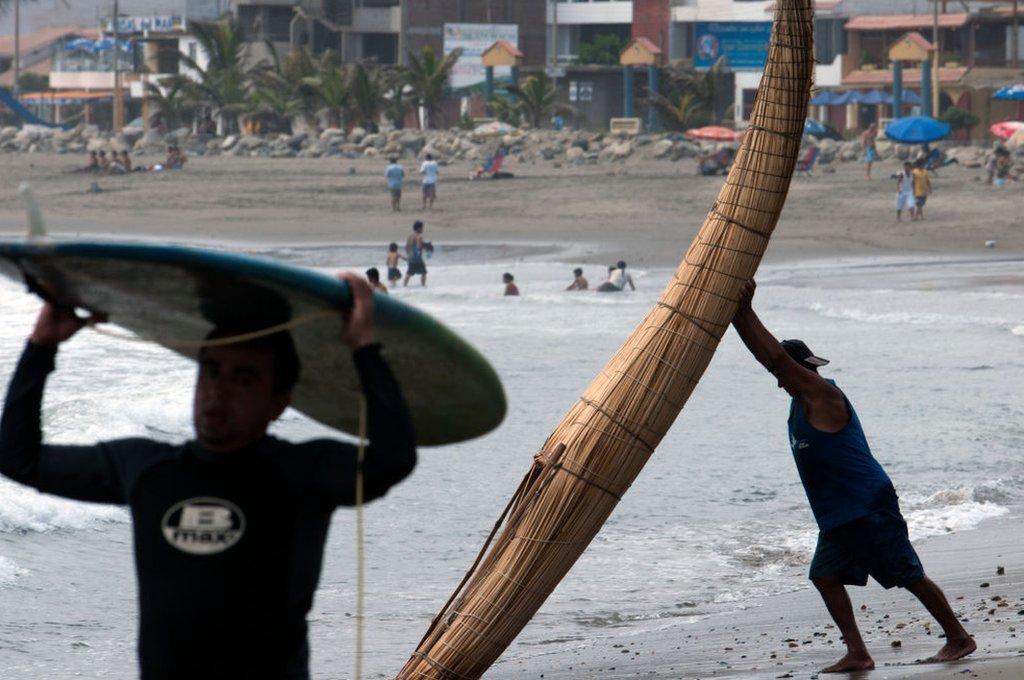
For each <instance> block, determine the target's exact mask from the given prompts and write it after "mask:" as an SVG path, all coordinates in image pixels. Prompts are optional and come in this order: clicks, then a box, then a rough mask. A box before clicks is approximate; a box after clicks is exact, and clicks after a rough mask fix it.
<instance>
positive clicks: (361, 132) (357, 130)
mask: <svg viewBox="0 0 1024 680" xmlns="http://www.w3.org/2000/svg"><path fill="white" fill-rule="evenodd" d="M365 136H366V128H361V127H354V128H352V130H350V131H349V133H348V141H350V142H352V143H353V144H358V143H360V142H361V141H363V137H365Z"/></svg>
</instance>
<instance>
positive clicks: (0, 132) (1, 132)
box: [0, 125, 18, 144]
mask: <svg viewBox="0 0 1024 680" xmlns="http://www.w3.org/2000/svg"><path fill="white" fill-rule="evenodd" d="M17 134H18V128H16V127H14V126H13V125H8V126H7V127H5V128H2V129H0V144H3V143H4V142H9V141H11V140H12V139H14V137H15V136H16V135H17Z"/></svg>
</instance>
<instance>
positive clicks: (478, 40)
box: [444, 24, 519, 90]
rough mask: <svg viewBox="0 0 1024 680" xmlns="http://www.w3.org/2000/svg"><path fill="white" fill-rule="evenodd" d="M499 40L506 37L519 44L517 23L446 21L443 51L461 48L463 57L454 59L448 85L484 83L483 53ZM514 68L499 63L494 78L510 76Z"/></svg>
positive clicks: (453, 87)
mask: <svg viewBox="0 0 1024 680" xmlns="http://www.w3.org/2000/svg"><path fill="white" fill-rule="evenodd" d="M498 40H507V41H508V42H509V43H511V44H512V45H515V46H516V47H519V26H518V25H516V24H445V25H444V53H445V55H448V54H451V53H452V52H453V51H454V50H455V49H457V48H459V47H461V48H462V56H461V57H459V60H458V61H457V62H455V68H453V69H452V75H451V78H450V82H449V84H450V85H451V87H452V89H455V90H460V89H464V88H468V87H473V86H474V85H481V84H482V83H483V82H484V80H485V79H486V75H485V73H484V67H483V63H481V61H480V55H481V54H483V52H484V50H486V49H487V48H488V47H490V46H491V45H493V44H494V43H495V42H497V41H498ZM511 75H512V69H511V67H508V66H497V67H495V69H494V76H495V78H501V77H511Z"/></svg>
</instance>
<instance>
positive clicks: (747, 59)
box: [693, 21, 772, 71]
mask: <svg viewBox="0 0 1024 680" xmlns="http://www.w3.org/2000/svg"><path fill="white" fill-rule="evenodd" d="M695 37H696V40H695V43H694V51H693V65H694V66H696V67H697V68H710V67H711V66H712V65H713V64H714V63H715V62H716V61H717V60H718V58H719V57H723V56H724V57H725V58H726V60H727V61H728V63H729V68H731V69H732V70H733V71H761V70H763V69H764V62H765V60H766V59H768V41H769V40H771V37H772V22H770V21H698V22H697V27H696V31H695Z"/></svg>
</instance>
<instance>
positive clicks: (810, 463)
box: [789, 380, 896, 531]
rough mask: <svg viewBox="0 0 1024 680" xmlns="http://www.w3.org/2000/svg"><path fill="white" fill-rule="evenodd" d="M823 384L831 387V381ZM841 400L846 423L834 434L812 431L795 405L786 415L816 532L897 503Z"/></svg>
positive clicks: (795, 402)
mask: <svg viewBox="0 0 1024 680" xmlns="http://www.w3.org/2000/svg"><path fill="white" fill-rule="evenodd" d="M828 382H829V383H831V384H832V385H835V381H833V380H829V381H828ZM843 399H844V400H845V401H846V408H847V409H849V412H850V421H849V422H848V423H847V424H846V426H845V427H844V428H843V429H842V430H840V431H839V432H823V431H821V430H818V429H816V428H815V427H814V426H813V425H811V423H810V422H808V420H807V416H806V415H805V414H804V409H803V406H801V404H800V402H799V401H798V400H797V399H793V401H792V404H791V405H790V409H789V445H790V447H791V448H792V450H793V458H794V459H795V460H796V469H797V471H798V472H799V473H800V481H801V482H803V485H804V491H805V492H806V493H807V500H808V501H810V504H811V511H812V512H813V513H814V519H815V520H816V521H817V522H818V528H819V529H820V530H821V531H829V530H831V529H834V528H836V527H838V526H841V525H843V524H846V523H847V522H852V521H854V520H856V519H860V518H861V517H864V516H866V515H869V514H871V513H872V512H874V511H875V510H879V509H882V508H886V507H892V505H893V504H895V503H896V492H895V490H894V489H893V486H892V482H891V481H890V480H889V475H887V474H886V473H885V470H883V469H882V466H881V465H880V464H879V463H878V461H877V460H875V458H874V456H872V455H871V449H870V448H869V447H868V440H867V438H866V437H865V436H864V430H863V428H861V425H860V419H859V418H858V417H857V412H856V411H854V409H853V404H851V403H850V400H849V399H846V395H843Z"/></svg>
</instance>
